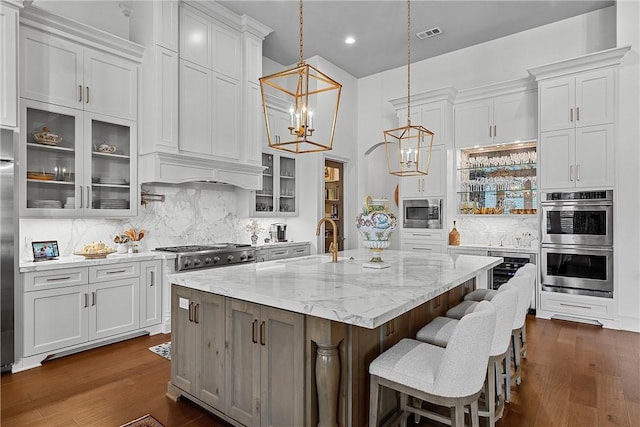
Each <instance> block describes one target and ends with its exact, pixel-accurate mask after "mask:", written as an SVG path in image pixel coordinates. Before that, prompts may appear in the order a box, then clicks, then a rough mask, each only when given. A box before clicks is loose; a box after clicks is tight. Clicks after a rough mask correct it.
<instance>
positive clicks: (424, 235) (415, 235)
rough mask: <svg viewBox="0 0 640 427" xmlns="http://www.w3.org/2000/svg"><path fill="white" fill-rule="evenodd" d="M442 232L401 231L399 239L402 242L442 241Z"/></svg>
mask: <svg viewBox="0 0 640 427" xmlns="http://www.w3.org/2000/svg"><path fill="white" fill-rule="evenodd" d="M442 233H443V232H442V230H434V229H431V230H411V231H409V230H406V229H404V230H402V233H401V234H400V237H401V238H402V240H405V239H411V240H423V239H424V240H436V239H437V240H440V239H442Z"/></svg>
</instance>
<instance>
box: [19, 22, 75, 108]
mask: <svg viewBox="0 0 640 427" xmlns="http://www.w3.org/2000/svg"><path fill="white" fill-rule="evenodd" d="M20 58H21V60H20V70H21V72H22V78H21V79H20V87H21V90H20V95H21V96H22V97H23V98H28V99H33V100H36V101H43V102H47V103H51V104H57V105H62V106H66V107H72V108H79V109H82V107H83V101H84V87H83V84H84V83H83V77H82V74H83V59H82V58H83V49H82V47H81V46H79V45H77V44H75V43H73V42H70V41H68V40H65V39H63V38H60V37H56V36H54V35H50V34H44V33H41V32H39V31H35V30H32V29H30V28H21V29H20Z"/></svg>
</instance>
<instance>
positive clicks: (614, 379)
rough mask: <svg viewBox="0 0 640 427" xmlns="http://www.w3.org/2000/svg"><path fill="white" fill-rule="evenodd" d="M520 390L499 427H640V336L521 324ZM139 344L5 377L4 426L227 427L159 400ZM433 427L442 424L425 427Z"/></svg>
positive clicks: (156, 380)
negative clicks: (148, 425) (524, 351)
mask: <svg viewBox="0 0 640 427" xmlns="http://www.w3.org/2000/svg"><path fill="white" fill-rule="evenodd" d="M527 336H528V346H529V351H528V357H527V359H526V360H525V361H524V363H523V368H522V369H523V382H522V385H521V386H519V387H515V386H514V387H513V389H512V395H511V403H509V404H508V405H507V407H506V409H505V415H504V417H503V419H501V420H500V421H499V422H498V423H497V425H498V426H500V427H505V426H518V427H520V426H541V427H547V426H581V427H582V426H628V427H638V426H640V334H636V333H632V332H623V331H614V330H610V329H602V328H598V327H594V326H589V325H583V324H579V323H573V322H563V321H548V320H540V319H535V318H533V317H531V316H529V318H528V319H527ZM169 340H170V337H169V336H168V335H155V336H152V337H141V338H136V339H132V340H129V341H125V342H122V343H117V344H112V345H109V346H106V347H101V348H98V349H94V350H90V351H86V352H83V353H79V354H75V355H71V356H67V357H63V358H60V359H56V360H52V361H49V362H47V363H45V364H44V365H43V366H42V367H41V368H36V369H32V370H29V371H25V372H21V373H17V374H5V375H3V376H2V378H1V383H2V384H1V394H0V399H1V405H2V406H1V407H2V410H1V413H0V424H1V425H2V427H13V426H20V427H28V426H43V427H45V426H46V427H50V426H51V427H52V426H105V427H106V426H119V425H121V424H123V423H126V422H128V421H130V420H133V419H135V418H138V417H140V416H142V415H145V414H151V415H153V416H154V417H155V418H157V419H158V420H159V421H160V422H162V423H163V424H164V425H165V426H167V427H173V426H192V427H196V426H203V427H204V426H212V427H219V426H227V424H225V423H224V422H222V421H221V420H218V419H216V418H215V417H213V416H211V415H210V414H209V413H207V412H206V411H204V410H202V409H200V408H198V407H197V406H195V405H193V404H190V403H188V402H187V401H185V400H181V401H179V402H178V403H174V402H172V401H171V400H170V399H168V398H167V397H166V396H165V391H166V385H167V381H168V380H169V375H170V365H169V362H168V361H167V360H166V359H164V358H162V357H160V356H157V355H156V354H154V353H152V352H150V351H149V350H148V347H150V346H153V345H156V344H160V343H162V342H166V341H169ZM422 425H438V424H429V423H427V424H424V423H423V424H422Z"/></svg>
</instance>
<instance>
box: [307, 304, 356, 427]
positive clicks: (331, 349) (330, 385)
mask: <svg viewBox="0 0 640 427" xmlns="http://www.w3.org/2000/svg"><path fill="white" fill-rule="evenodd" d="M346 334H347V327H346V325H344V324H342V323H337V322H332V321H330V320H326V319H319V318H316V317H311V316H307V340H306V343H307V344H306V347H307V348H306V352H307V364H306V365H307V366H306V371H307V381H306V383H307V384H306V391H307V399H306V400H307V402H306V408H305V421H306V422H305V424H306V425H308V426H316V425H317V426H319V427H337V426H338V425H340V426H345V425H348V422H347V411H346V409H347V390H346V387H345V381H344V379H345V378H347V376H348V371H347V369H348V364H347V363H345V362H346V360H347V355H346V345H345V344H346Z"/></svg>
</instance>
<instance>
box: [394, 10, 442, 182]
mask: <svg viewBox="0 0 640 427" xmlns="http://www.w3.org/2000/svg"><path fill="white" fill-rule="evenodd" d="M433 136H434V134H433V132H431V131H430V130H428V129H426V128H425V127H423V126H422V125H417V126H416V125H412V124H411V1H410V0H407V125H406V126H403V127H399V128H396V129H391V130H385V131H384V146H385V149H386V152H387V166H388V168H389V173H390V174H392V175H396V176H418V175H428V174H429V164H430V162H431V147H432V145H433Z"/></svg>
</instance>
